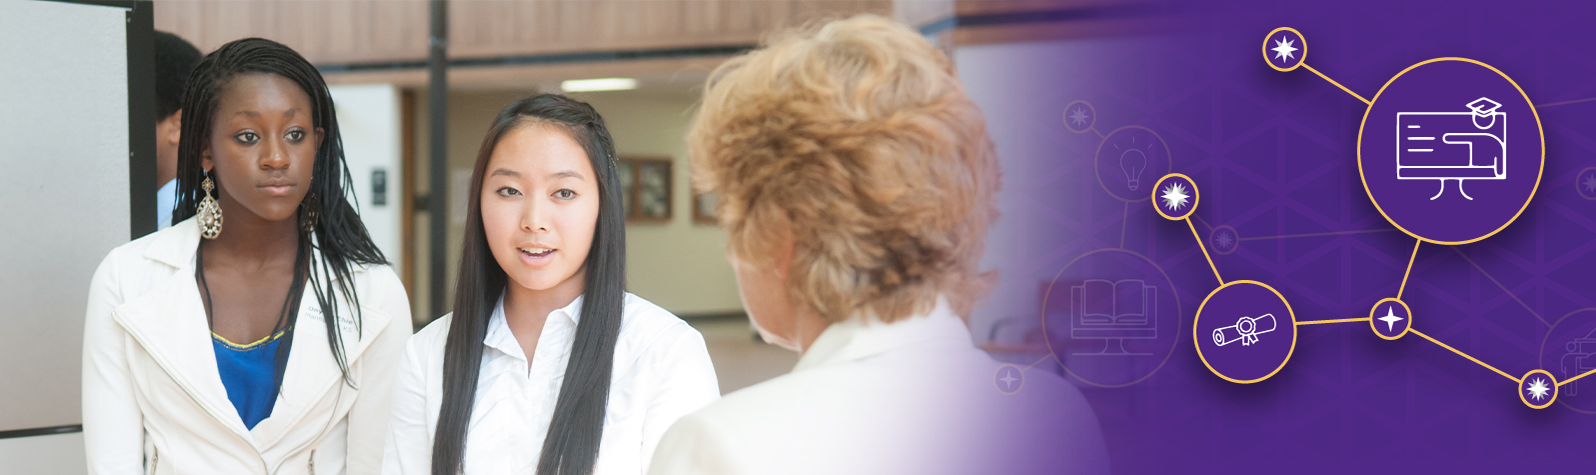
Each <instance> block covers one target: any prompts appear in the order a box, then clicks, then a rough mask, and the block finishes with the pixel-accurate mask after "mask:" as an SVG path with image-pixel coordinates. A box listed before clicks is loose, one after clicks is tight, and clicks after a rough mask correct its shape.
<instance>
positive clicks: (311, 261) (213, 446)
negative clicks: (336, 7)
mask: <svg viewBox="0 0 1596 475" xmlns="http://www.w3.org/2000/svg"><path fill="white" fill-rule="evenodd" d="M183 110H184V111H185V118H187V119H188V120H184V121H183V131H182V138H181V139H180V143H179V146H178V177H177V180H178V207H177V210H176V212H175V213H174V216H173V220H174V221H175V224H174V225H173V226H172V227H170V228H167V229H165V230H161V231H159V232H156V233H154V234H151V235H149V236H146V237H143V238H140V239H138V240H135V241H133V242H131V243H128V244H126V245H123V246H121V247H118V248H116V249H115V250H113V251H111V254H110V255H109V256H107V257H106V258H105V261H104V262H103V263H101V264H100V268H99V270H98V271H97V272H96V273H95V276H94V282H93V284H92V287H91V290H90V298H89V305H88V317H87V322H86V328H85V330H84V345H83V347H84V348H83V353H84V355H83V435H84V440H85V444H86V453H87V455H88V465H89V473H91V474H134V473H154V474H168V473H230V474H242V473H257V474H279V473H311V474H314V473H318V472H319V473H346V472H347V473H378V472H380V470H381V463H382V446H383V435H384V434H385V433H386V430H387V423H388V419H389V410H388V408H389V405H388V402H389V401H390V398H391V395H392V383H393V375H394V373H395V371H396V365H397V363H398V360H399V357H400V356H401V354H402V352H403V349H404V345H405V341H407V339H408V338H409V335H410V306H409V300H408V298H407V297H406V295H405V291H404V288H403V287H402V286H401V285H400V283H399V279H398V277H397V276H396V275H395V274H394V272H393V270H392V269H391V268H389V267H388V265H387V264H386V261H385V259H384V257H383V254H382V252H381V251H379V250H378V249H377V247H376V245H374V244H373V243H372V241H371V238H370V236H369V235H368V234H367V232H366V228H365V226H364V225H362V224H361V221H360V216H359V215H358V214H357V213H356V211H355V208H354V207H353V206H351V204H350V203H349V201H348V200H347V199H346V198H345V190H346V189H347V188H348V187H349V186H350V182H351V180H350V174H349V170H348V169H347V167H346V166H345V165H344V155H343V147H342V143H341V141H340V139H339V135H338V120H337V117H336V116H335V114H334V110H333V103H332V98H331V96H330V95H329V93H328V91H327V86H326V83H324V82H323V80H322V78H321V75H320V74H319V73H317V72H316V69H315V68H314V67H312V66H311V65H310V63H309V62H306V61H305V59H304V58H302V57H300V56H299V54H298V53H295V52H294V51H293V50H291V49H289V48H288V47H286V46H283V45H281V44H278V43H275V42H272V41H269V40H263V39H258V38H251V39H243V40H238V41H234V42H232V43H228V44H226V45H223V46H222V47H221V48H219V49H217V50H216V51H215V52H213V53H211V54H209V55H207V56H205V58H204V59H202V60H201V61H200V63H199V65H198V66H197V67H196V69H195V70H194V72H193V73H192V75H191V76H190V79H189V86H188V90H187V92H186V94H185V99H184V104H183Z"/></svg>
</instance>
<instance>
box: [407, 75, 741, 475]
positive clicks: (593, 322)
mask: <svg viewBox="0 0 1596 475" xmlns="http://www.w3.org/2000/svg"><path fill="white" fill-rule="evenodd" d="M617 174H618V173H617V169H616V163H615V147H614V144H613V141H612V140H611V138H610V134H609V130H608V129H606V128H605V126H604V119H603V118H602V117H600V116H599V114H598V112H597V111H594V110H593V108H592V107H591V106H589V105H587V104H585V103H582V102H578V101H575V100H572V99H569V98H566V97H564V96H559V95H552V94H544V95H540V96H536V97H531V98H527V99H523V100H520V101H516V102H514V103H511V104H510V105H509V106H507V107H505V108H504V110H503V111H501V112H499V115H498V117H497V118H496V119H495V120H494V122H493V126H492V127H491V128H490V129H489V130H488V134H487V137H486V138H484V139H483V141H482V147H481V150H480V151H479V152H478V153H477V163H476V167H475V169H474V170H473V172H472V178H471V190H470V195H469V196H470V205H469V208H468V211H467V213H468V214H467V216H466V230H465V244H464V248H463V249H462V251H461V259H460V280H459V283H458V286H457V287H456V289H455V301H454V312H453V313H451V314H449V315H445V316H443V317H442V318H439V319H438V320H437V321H435V322H433V323H432V324H431V325H428V326H427V328H425V329H422V330H421V331H420V332H418V333H416V336H415V338H414V339H412V340H411V342H410V345H409V347H408V349H407V350H406V351H405V356H404V362H403V363H401V364H400V371H399V375H398V376H397V378H398V380H397V382H395V390H394V400H393V421H392V423H391V425H390V428H389V437H388V450H387V457H386V459H385V462H384V465H383V469H384V472H385V473H389V474H409V475H416V474H432V475H452V474H455V473H469V474H511V473H515V474H531V473H537V474H541V475H551V474H565V475H584V474H588V473H629V474H640V473H642V472H643V471H644V470H646V469H647V468H648V462H649V459H650V458H651V457H652V455H653V452H654V447H655V445H657V444H658V443H659V439H660V436H661V435H662V434H664V433H665V429H667V428H669V427H670V425H671V424H672V423H674V422H676V419H677V418H680V417H681V416H682V415H684V414H687V413H689V412H692V411H694V410H697V409H699V408H701V407H703V406H705V405H707V404H709V403H711V402H714V401H715V400H716V399H718V398H719V397H720V391H719V389H718V384H717V382H716V380H715V369H714V367H713V366H712V365H711V364H710V360H709V353H708V351H707V350H706V348H705V346H704V338H703V336H701V335H699V334H698V332H697V331H696V330H693V329H692V327H689V326H688V325H687V323H686V322H683V321H682V320H681V319H679V318H676V316H675V315H671V314H670V312H667V311H665V310H664V309H662V308H659V307H658V306H655V305H654V304H651V303H649V302H648V301H645V300H643V299H641V298H638V297H637V296H635V295H632V294H629V293H627V292H626V290H625V277H626V234H625V230H626V229H625V217H624V216H625V213H624V211H623V209H622V206H621V201H620V199H621V192H620V180H619V178H618V177H617Z"/></svg>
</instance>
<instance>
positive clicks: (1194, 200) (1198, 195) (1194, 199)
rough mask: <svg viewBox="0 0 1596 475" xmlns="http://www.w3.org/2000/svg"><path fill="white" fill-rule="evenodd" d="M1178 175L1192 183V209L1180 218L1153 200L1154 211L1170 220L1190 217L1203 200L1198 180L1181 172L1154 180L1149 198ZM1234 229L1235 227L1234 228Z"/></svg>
mask: <svg viewBox="0 0 1596 475" xmlns="http://www.w3.org/2000/svg"><path fill="white" fill-rule="evenodd" d="M1177 176H1178V177H1181V178H1185V179H1186V181H1187V182H1189V183H1191V209H1189V210H1186V214H1183V215H1180V217H1179V218H1176V217H1174V216H1170V215H1167V214H1164V208H1162V207H1159V206H1158V200H1153V211H1157V212H1158V215H1159V216H1163V217H1164V219H1167V220H1170V221H1180V220H1182V219H1186V218H1190V217H1191V215H1192V213H1196V212H1197V203H1198V202H1199V201H1201V200H1202V198H1203V197H1202V194H1201V193H1198V192H1197V180H1193V179H1191V177H1189V176H1186V175H1184V174H1180V173H1170V174H1168V175H1164V176H1163V177H1160V178H1159V179H1158V181H1155V182H1153V192H1152V193H1151V194H1148V195H1147V198H1148V199H1152V198H1153V197H1154V196H1155V195H1157V194H1158V187H1159V186H1161V185H1163V184H1164V180H1168V179H1170V178H1172V177H1177ZM1111 194H1112V193H1111ZM1232 229H1234V228H1232ZM1199 244H1201V243H1199Z"/></svg>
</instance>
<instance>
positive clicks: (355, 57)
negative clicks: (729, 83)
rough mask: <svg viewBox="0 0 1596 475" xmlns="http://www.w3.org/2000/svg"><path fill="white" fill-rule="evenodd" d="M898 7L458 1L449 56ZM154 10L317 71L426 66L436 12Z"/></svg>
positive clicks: (376, 3) (728, 38) (645, 39)
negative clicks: (272, 43) (266, 44)
mask: <svg viewBox="0 0 1596 475" xmlns="http://www.w3.org/2000/svg"><path fill="white" fill-rule="evenodd" d="M898 1H899V2H919V1H924V0H898ZM894 3H895V2H894V0H522V1H492V0H455V1H451V2H450V3H449V36H450V45H449V55H450V57H453V58H491V57H505V56H523V55H538V54H557V53H579V52H601V51H602V52H607V51H626V50H646V49H661V48H689V47H700V46H726V45H738V44H752V43H755V42H757V41H758V40H759V39H760V37H761V36H762V35H764V34H766V33H767V32H769V31H771V30H776V29H780V28H784V27H790V26H795V25H799V24H802V23H804V22H806V21H810V20H814V19H817V18H840V17H845V16H850V15H854V14H858V13H866V12H868V13H875V14H879V15H884V16H889V17H890V16H894V15H895V13H898V10H903V9H900V8H895V7H894ZM929 3H938V2H929ZM155 5H156V7H155V27H156V29H159V30H163V31H169V32H172V33H176V34H177V35H178V36H182V37H183V38H185V39H188V40H189V41H190V42H193V43H194V45H195V46H197V47H199V48H200V49H201V50H203V51H207V52H208V51H211V50H214V49H215V48H217V47H219V46H221V45H222V44H224V43H226V42H228V41H232V40H235V39H238V38H245V37H250V36H260V37H265V38H270V39H273V40H276V41H280V42H282V43H284V44H287V45H289V46H291V47H293V48H294V49H295V50H297V51H299V53H300V54H302V55H304V56H305V57H306V58H307V59H309V60H310V61H311V62H313V63H316V64H351V63H382V62H392V61H421V60H425V59H426V56H427V33H428V31H427V30H428V5H427V2H425V1H420V0H289V1H282V0H230V1H217V0H161V1H158V2H156V4H155ZM910 10H913V11H916V12H918V11H922V10H925V9H924V8H922V7H914V8H911V9H910ZM914 16H915V17H916V18H918V17H920V16H924V15H923V14H920V15H914ZM906 19H907V18H906Z"/></svg>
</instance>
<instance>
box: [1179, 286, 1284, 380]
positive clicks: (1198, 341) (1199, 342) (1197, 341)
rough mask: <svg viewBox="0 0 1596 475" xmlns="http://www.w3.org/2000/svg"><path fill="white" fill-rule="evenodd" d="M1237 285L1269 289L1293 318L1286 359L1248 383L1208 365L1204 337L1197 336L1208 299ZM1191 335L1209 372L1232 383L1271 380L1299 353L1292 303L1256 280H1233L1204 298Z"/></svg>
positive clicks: (1278, 292)
mask: <svg viewBox="0 0 1596 475" xmlns="http://www.w3.org/2000/svg"><path fill="white" fill-rule="evenodd" d="M1236 284H1253V285H1257V286H1259V287H1263V288H1265V289H1268V290H1269V291H1270V292H1273V293H1274V294H1275V297H1279V298H1280V303H1283V304H1286V314H1287V315H1288V316H1290V317H1291V348H1290V349H1288V350H1286V358H1285V359H1283V360H1280V366H1276V367H1275V370H1274V371H1270V372H1269V374H1266V375H1264V376H1263V377H1262V378H1258V379H1253V380H1248V381H1242V380H1239V379H1235V378H1231V377H1229V376H1225V375H1224V374H1222V373H1220V372H1219V370H1217V369H1214V365H1211V364H1208V358H1207V357H1205V356H1203V339H1202V336H1201V335H1198V334H1197V329H1198V328H1199V327H1200V326H1199V325H1198V324H1197V322H1198V321H1201V320H1202V318H1203V307H1204V306H1206V305H1208V299H1211V298H1214V296H1215V295H1219V291H1221V290H1225V289H1226V288H1228V287H1230V286H1232V285H1236ZM1191 335H1192V342H1193V344H1194V345H1196V346H1197V358H1198V359H1201V360H1203V366H1207V367H1208V371H1210V372H1212V373H1214V376H1218V377H1220V378H1224V380H1225V381H1230V382H1232V383H1241V384H1252V383H1256V382H1259V381H1263V380H1265V379H1269V378H1270V377H1272V376H1274V375H1275V373H1279V372H1280V370H1281V369H1282V368H1285V367H1286V362H1288V361H1291V355H1292V354H1293V353H1296V352H1297V313H1296V312H1295V311H1293V310H1291V302H1288V301H1286V297H1285V296H1284V295H1280V291H1278V290H1275V288H1274V287H1270V286H1269V284H1265V283H1263V282H1259V281H1256V280H1232V281H1230V282H1226V283H1225V285H1221V286H1219V288H1217V289H1214V291H1213V292H1209V293H1208V296H1207V297H1203V303H1202V304H1201V305H1198V306H1197V318H1195V319H1192V322H1191Z"/></svg>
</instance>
